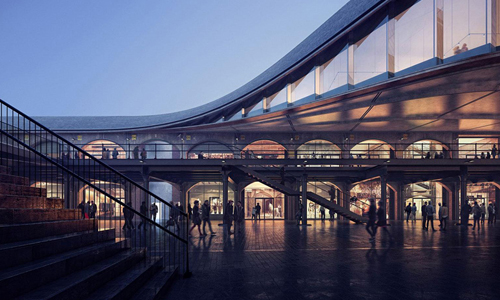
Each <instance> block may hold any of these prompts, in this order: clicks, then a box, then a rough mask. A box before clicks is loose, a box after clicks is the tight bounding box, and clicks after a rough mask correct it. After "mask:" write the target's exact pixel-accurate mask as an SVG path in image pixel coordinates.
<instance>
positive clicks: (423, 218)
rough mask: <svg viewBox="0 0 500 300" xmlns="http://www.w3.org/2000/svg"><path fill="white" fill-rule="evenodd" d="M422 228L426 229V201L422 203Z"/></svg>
mask: <svg viewBox="0 0 500 300" xmlns="http://www.w3.org/2000/svg"><path fill="white" fill-rule="evenodd" d="M421 211H422V229H427V227H425V222H427V201H426V202H424V205H422V210H421Z"/></svg>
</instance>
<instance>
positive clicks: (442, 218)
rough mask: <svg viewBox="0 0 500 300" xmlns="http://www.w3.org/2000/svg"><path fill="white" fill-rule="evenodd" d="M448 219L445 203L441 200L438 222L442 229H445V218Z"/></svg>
mask: <svg viewBox="0 0 500 300" xmlns="http://www.w3.org/2000/svg"><path fill="white" fill-rule="evenodd" d="M447 219H448V208H447V207H446V203H445V202H443V205H442V206H441V203H439V223H440V225H439V226H440V227H441V229H440V230H442V231H445V230H446V220H447Z"/></svg>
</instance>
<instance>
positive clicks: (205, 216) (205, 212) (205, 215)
mask: <svg viewBox="0 0 500 300" xmlns="http://www.w3.org/2000/svg"><path fill="white" fill-rule="evenodd" d="M201 220H202V221H203V235H207V232H206V231H205V226H206V225H207V224H208V229H210V233H211V234H212V235H215V231H213V230H212V224H211V223H210V205H209V204H208V200H205V201H204V202H203V205H202V206H201Z"/></svg>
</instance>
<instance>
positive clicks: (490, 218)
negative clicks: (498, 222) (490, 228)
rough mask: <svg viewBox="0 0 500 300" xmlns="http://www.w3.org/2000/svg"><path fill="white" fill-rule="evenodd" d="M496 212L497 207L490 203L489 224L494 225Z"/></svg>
mask: <svg viewBox="0 0 500 300" xmlns="http://www.w3.org/2000/svg"><path fill="white" fill-rule="evenodd" d="M494 212H495V206H494V205H493V203H491V201H490V204H489V205H488V224H493V214H494Z"/></svg>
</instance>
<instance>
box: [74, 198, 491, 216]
mask: <svg viewBox="0 0 500 300" xmlns="http://www.w3.org/2000/svg"><path fill="white" fill-rule="evenodd" d="M77 208H79V209H80V211H81V212H82V219H85V200H82V202H80V204H78V206H77ZM490 215H491V214H490Z"/></svg>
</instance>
